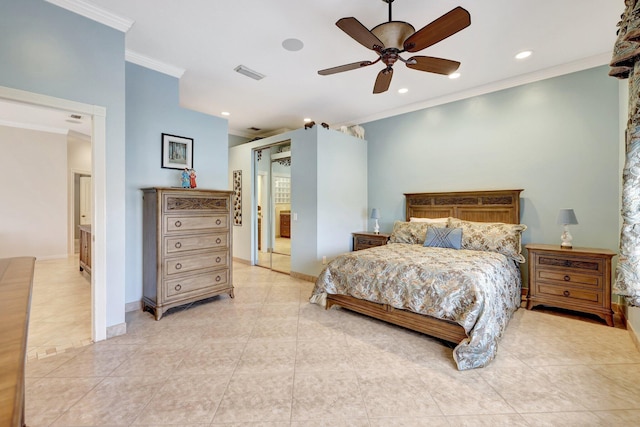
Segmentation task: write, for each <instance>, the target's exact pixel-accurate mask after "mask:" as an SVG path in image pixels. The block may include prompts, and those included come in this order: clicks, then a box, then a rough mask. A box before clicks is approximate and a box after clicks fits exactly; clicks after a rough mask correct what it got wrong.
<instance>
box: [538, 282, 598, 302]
mask: <svg viewBox="0 0 640 427" xmlns="http://www.w3.org/2000/svg"><path fill="white" fill-rule="evenodd" d="M536 287H537V292H536V294H538V295H540V297H544V296H553V297H554V298H557V297H563V298H566V299H571V300H577V301H584V302H588V303H592V304H593V303H595V304H602V292H596V291H589V290H585V289H577V288H568V287H565V288H563V287H560V286H556V285H547V284H545V283H539V284H538V285H537V286H536ZM560 301H562V300H560Z"/></svg>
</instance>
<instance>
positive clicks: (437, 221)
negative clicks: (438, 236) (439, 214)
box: [409, 217, 448, 226]
mask: <svg viewBox="0 0 640 427" xmlns="http://www.w3.org/2000/svg"><path fill="white" fill-rule="evenodd" d="M447 221H448V218H415V217H411V218H409V222H426V223H427V224H429V225H440V226H446V225H447Z"/></svg>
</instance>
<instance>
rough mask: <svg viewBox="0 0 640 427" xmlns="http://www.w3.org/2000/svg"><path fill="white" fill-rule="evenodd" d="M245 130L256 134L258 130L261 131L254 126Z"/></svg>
mask: <svg viewBox="0 0 640 427" xmlns="http://www.w3.org/2000/svg"><path fill="white" fill-rule="evenodd" d="M247 129H249V130H252V131H254V132H258V131H259V130H262V129H260V128H257V127H255V126H251V127H250V128H247Z"/></svg>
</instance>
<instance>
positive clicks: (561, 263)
mask: <svg viewBox="0 0 640 427" xmlns="http://www.w3.org/2000/svg"><path fill="white" fill-rule="evenodd" d="M538 264H539V265H541V266H545V267H546V266H550V267H561V268H563V269H565V268H574V269H577V270H586V271H593V272H602V267H603V265H604V263H603V262H602V260H598V259H593V260H590V259H575V258H561V257H554V256H543V255H541V256H539V257H538Z"/></svg>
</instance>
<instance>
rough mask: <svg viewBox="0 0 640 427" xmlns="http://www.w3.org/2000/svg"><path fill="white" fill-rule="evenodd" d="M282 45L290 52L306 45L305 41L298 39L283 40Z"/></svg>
mask: <svg viewBox="0 0 640 427" xmlns="http://www.w3.org/2000/svg"><path fill="white" fill-rule="evenodd" d="M282 47H283V48H285V50H288V51H289V52H297V51H299V50H300V49H302V48H303V47H304V43H302V41H301V40H298V39H286V40H285V41H283V42H282Z"/></svg>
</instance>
